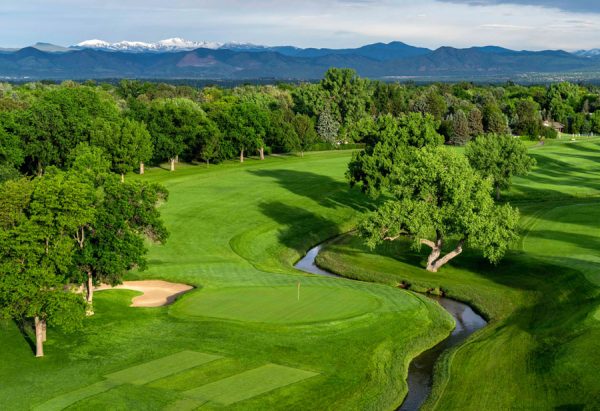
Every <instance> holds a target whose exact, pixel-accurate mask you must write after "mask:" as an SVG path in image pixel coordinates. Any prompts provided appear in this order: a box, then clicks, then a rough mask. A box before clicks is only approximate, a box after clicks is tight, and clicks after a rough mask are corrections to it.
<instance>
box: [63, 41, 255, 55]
mask: <svg viewBox="0 0 600 411" xmlns="http://www.w3.org/2000/svg"><path fill="white" fill-rule="evenodd" d="M71 48H72V49H79V50H81V49H95V50H107V51H128V52H135V53H144V52H153V51H154V52H171V51H185V50H195V49H200V48H203V49H213V50H216V49H228V50H250V49H251V50H255V49H261V48H264V47H263V46H256V45H254V44H249V43H233V42H232V43H216V42H212V41H190V40H185V39H182V38H179V37H174V38H170V39H165V40H160V41H157V42H155V43H146V42H143V41H119V42H117V43H109V42H107V41H104V40H98V39H94V40H86V41H82V42H81V43H78V44H75V45H74V46H71Z"/></svg>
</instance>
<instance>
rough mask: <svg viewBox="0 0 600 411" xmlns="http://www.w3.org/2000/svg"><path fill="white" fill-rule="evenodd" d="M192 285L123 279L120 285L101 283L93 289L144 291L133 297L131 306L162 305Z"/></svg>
mask: <svg viewBox="0 0 600 411" xmlns="http://www.w3.org/2000/svg"><path fill="white" fill-rule="evenodd" d="M193 288H194V287H192V286H190V285H187V284H178V283H170V282H167V281H161V280H147V281H125V282H123V284H121V285H117V286H116V287H111V286H110V285H106V284H102V285H101V286H99V287H96V288H94V290H95V291H103V290H114V289H116V290H133V291H140V292H142V293H144V294H143V295H139V296H137V297H134V298H133V300H132V302H131V307H162V306H163V305H168V304H171V303H173V302H174V301H175V299H176V298H177V296H179V295H181V294H184V293H186V292H188V291H190V290H192V289H193Z"/></svg>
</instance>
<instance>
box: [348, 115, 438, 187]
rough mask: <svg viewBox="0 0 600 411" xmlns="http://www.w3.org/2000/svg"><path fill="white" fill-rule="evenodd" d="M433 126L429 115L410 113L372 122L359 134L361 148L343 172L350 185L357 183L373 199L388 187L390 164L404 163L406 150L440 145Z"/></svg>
mask: <svg viewBox="0 0 600 411" xmlns="http://www.w3.org/2000/svg"><path fill="white" fill-rule="evenodd" d="M437 127H438V122H437V121H435V120H434V118H433V117H432V116H431V115H429V114H427V115H425V116H423V115H422V114H420V113H410V114H408V115H405V116H402V117H399V118H396V117H393V116H391V115H386V116H381V117H379V118H378V119H377V120H374V121H373V122H372V123H371V126H370V127H368V126H365V127H364V128H363V131H362V137H361V141H363V142H364V143H365V149H364V150H363V151H359V152H356V153H354V154H353V155H352V160H351V161H350V164H349V166H348V171H347V173H346V177H347V178H348V180H349V181H350V185H352V186H354V185H356V184H360V185H361V188H362V190H363V191H364V192H366V193H368V194H369V195H371V196H374V197H376V196H377V195H379V193H381V191H382V190H383V189H385V187H387V186H388V185H389V184H390V178H391V176H392V172H393V170H392V168H393V166H394V164H395V163H400V162H402V161H404V156H405V152H406V150H405V148H406V147H415V148H421V147H425V146H439V145H441V144H443V143H444V138H443V137H442V136H441V135H439V134H438V133H437V131H436V129H437Z"/></svg>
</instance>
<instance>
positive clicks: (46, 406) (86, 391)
mask: <svg viewBox="0 0 600 411" xmlns="http://www.w3.org/2000/svg"><path fill="white" fill-rule="evenodd" d="M119 385H121V382H119V381H111V380H105V381H100V382H97V383H95V384H92V385H88V386H87V387H83V388H80V389H78V390H75V391H71V392H68V393H66V394H63V395H60V396H58V397H54V398H52V399H51V400H49V401H46V402H45V403H43V404H40V405H38V406H37V407H34V408H33V409H34V410H35V411H54V410H62V409H65V408H66V407H68V406H69V405H71V404H74V403H76V402H77V401H81V400H83V399H85V398H89V397H92V396H94V395H97V394H100V393H103V392H105V391H108V390H110V389H111V388H114V387H117V386H119Z"/></svg>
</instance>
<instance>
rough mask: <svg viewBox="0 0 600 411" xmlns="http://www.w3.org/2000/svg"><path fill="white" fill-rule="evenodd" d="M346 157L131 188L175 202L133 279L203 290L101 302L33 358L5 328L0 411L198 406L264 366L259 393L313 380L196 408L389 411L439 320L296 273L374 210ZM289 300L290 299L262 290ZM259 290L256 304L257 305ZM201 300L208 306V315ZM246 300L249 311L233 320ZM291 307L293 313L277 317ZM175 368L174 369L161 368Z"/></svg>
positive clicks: (403, 295) (310, 157)
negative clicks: (151, 303)
mask: <svg viewBox="0 0 600 411" xmlns="http://www.w3.org/2000/svg"><path fill="white" fill-rule="evenodd" d="M349 158H350V153H349V152H332V153H310V154H307V155H306V156H305V157H304V158H299V157H294V156H290V157H277V158H268V159H267V160H265V161H258V160H248V161H246V162H245V163H244V164H242V165H240V164H236V163H233V162H232V163H227V164H224V165H219V166H211V167H210V168H208V169H207V168H206V167H204V166H191V165H184V164H180V165H178V167H179V168H178V170H177V171H176V172H175V173H170V172H168V171H165V170H163V169H152V170H148V172H147V175H145V176H134V175H130V176H127V177H126V178H132V179H133V178H143V179H146V180H148V181H157V182H162V183H164V184H165V185H166V186H167V188H168V189H169V190H170V199H169V202H168V203H166V204H164V205H162V208H161V210H162V213H163V216H164V219H165V222H166V225H167V227H168V228H169V231H170V232H171V236H170V238H169V240H168V242H167V244H166V245H164V246H159V245H149V246H150V254H149V267H148V270H147V271H146V272H135V273H132V274H131V275H130V277H129V278H128V279H132V280H134V279H164V280H168V281H175V282H184V283H188V284H191V285H194V286H195V287H197V289H196V290H194V291H193V292H191V293H189V294H188V295H186V296H184V297H182V298H181V300H180V301H178V302H176V303H175V304H174V305H173V306H171V307H158V308H132V307H129V304H130V302H131V298H132V297H133V296H135V295H137V293H135V292H133V291H127V290H114V291H110V292H103V293H98V294H97V296H96V297H95V298H94V303H95V312H96V315H94V316H93V317H91V318H88V319H86V320H85V323H84V328H83V330H81V331H79V332H76V333H72V334H64V333H62V332H61V331H60V330H57V329H55V328H49V330H48V342H47V344H46V346H45V353H46V357H45V358H43V359H36V358H34V356H33V354H32V351H31V347H30V345H29V344H28V341H27V338H25V337H24V336H23V335H21V333H20V332H19V330H18V328H17V327H16V326H15V325H14V324H13V323H3V324H0V347H2V350H1V352H0V381H1V383H0V409H10V410H25V409H30V408H32V407H35V406H39V405H42V404H47V403H48V401H52V400H53V399H57V401H59V400H61V399H62V400H64V401H65V402H64V403H63V405H62V406H67V405H68V404H70V405H69V406H68V409H70V410H96V409H98V410H105V409H123V410H138V409H139V410H148V409H167V408H177V407H180V408H183V407H184V406H185V407H197V406H198V404H197V403H196V402H194V401H191V402H190V400H189V398H188V397H187V396H186V395H185V392H186V391H189V390H193V389H196V388H199V387H202V386H207V385H209V384H213V383H214V384H216V383H217V382H218V381H221V380H224V379H227V378H230V377H233V376H235V375H240V374H242V375H243V373H245V372H249V371H250V370H254V369H260V367H264V366H265V365H266V364H278V365H279V366H281V367H286V368H274V369H272V370H271V371H270V373H271V374H269V377H268V378H269V381H270V380H273V381H277V379H278V378H281V379H282V381H283V378H284V377H285V376H286V375H287V374H286V373H287V371H285V370H288V369H295V370H306V371H310V372H312V373H316V374H317V375H315V376H313V377H311V378H307V379H304V380H302V381H300V382H297V383H293V384H287V385H283V386H277V387H278V388H276V389H272V390H269V391H267V392H264V393H260V395H258V393H259V391H260V390H259V388H258V387H256V388H251V387H250V388H251V389H250V388H248V390H249V391H248V392H249V393H251V394H253V393H254V392H255V391H254V390H255V389H256V390H258V391H256V394H257V395H254V394H253V395H254V396H252V397H247V398H246V397H244V398H243V399H241V400H240V401H237V402H235V403H232V404H230V405H227V406H225V405H222V404H219V403H218V402H209V403H207V404H206V405H204V406H203V408H202V409H211V408H216V409H218V408H227V409H243V410H253V409H256V410H263V409H281V410H290V409H389V408H393V407H394V406H396V405H398V403H399V401H401V399H402V398H403V396H404V395H405V393H406V384H405V382H404V379H405V376H406V373H407V365H408V363H409V361H410V359H411V358H413V357H414V356H415V355H417V354H418V353H419V352H421V351H423V350H424V349H426V348H428V347H430V346H432V345H434V344H435V343H436V342H437V341H439V340H440V339H442V338H444V337H445V336H446V335H447V334H448V333H449V331H450V329H451V328H452V321H451V319H450V318H449V316H448V315H447V314H446V313H445V312H444V311H443V310H441V308H440V307H439V306H437V305H436V304H434V303H432V302H431V301H428V299H427V298H425V297H421V296H417V295H414V294H412V293H409V292H406V291H403V290H399V289H394V288H391V287H387V286H384V285H378V284H365V283H357V282H353V281H349V280H341V279H335V278H321V277H315V276H310V275H306V274H303V273H301V272H299V271H297V270H295V269H293V267H292V266H293V263H294V262H295V261H296V260H298V259H299V258H300V257H301V256H302V255H303V253H304V252H306V250H307V249H309V248H310V247H311V246H313V245H314V244H316V243H318V242H320V241H323V240H325V239H327V238H330V237H332V236H334V235H337V234H339V233H342V232H344V231H347V230H349V229H351V228H352V227H353V226H354V225H355V224H356V221H357V218H358V217H359V214H360V212H361V211H363V210H365V209H366V207H367V206H368V204H367V202H366V201H365V199H364V197H363V195H362V194H361V193H360V192H359V191H357V190H349V189H348V186H347V184H346V182H345V180H344V172H345V169H346V166H347V163H348V160H349ZM298 280H300V281H301V284H302V285H301V301H300V305H299V306H298V304H297V303H298V302H297V301H294V299H295V298H296V283H297V281H298ZM287 288H289V291H290V294H291V299H290V295H287V294H286V296H285V297H282V298H281V299H278V298H277V296H276V295H273V294H270V293H269V291H267V290H283V289H286V290H287ZM257 290H262V291H266V293H264V294H262V295H260V297H261V298H264V301H259V299H258V298H257V297H259V296H257V295H256V291H257ZM221 293H223V294H221ZM205 297H207V298H216V299H217V300H213V302H215V304H207V300H205V299H204V298H205ZM223 297H231V298H232V299H233V300H234V301H235V302H234V303H233V304H234V305H231V304H232V302H231V301H229V302H223V300H222V298H223ZM219 298H221V299H220V300H219ZM240 301H245V302H246V305H245V306H244V307H242V308H241V309H236V308H235V304H237V303H238V302H240ZM263 303H264V304H263ZM217 304H218V305H217ZM290 307H295V308H298V309H297V310H295V311H293V312H287V311H286V310H288V309H289V308H290ZM205 310H206V311H205ZM179 311H182V312H186V311H187V312H186V313H185V315H180V313H178V312H179ZM218 317H220V318H218ZM28 338H30V336H29V337H28ZM181 352H197V353H205V354H206V355H209V356H214V357H215V358H216V357H221V358H220V359H216V360H214V361H211V362H208V363H202V364H200V363H197V362H196V360H198V358H192V359H188V358H187V357H186V355H183V356H182V357H177V356H178V355H181V354H178V353H181ZM172 355H175V356H176V357H175V358H176V359H177V360H176V361H174V364H175V367H174V368H170V366H168V365H166V364H163V363H161V360H160V359H162V358H165V357H168V356H172ZM202 358H204V357H202ZM202 358H201V359H202ZM207 358H209V359H210V358H213V357H207ZM155 360H156V362H154V361H155ZM202 361H203V359H202ZM202 361H201V362H202ZM190 367H191V368H190ZM110 375H112V376H113V377H115V376H118V377H119V378H115V381H116V380H117V379H118V381H116V382H119V384H118V385H116V386H112V385H110V386H109V387H107V386H106V385H105V382H106V381H107V380H106V379H105V376H110ZM250 375H252V374H250ZM126 380H129V381H126ZM109 381H113V380H109ZM266 381H267V379H265V382H266ZM116 382H115V383H116ZM121 382H125V383H123V384H121ZM109 384H110V382H109ZM209 386H210V385H209ZM217 387H218V385H217ZM263 388H264V387H263ZM229 389H230V390H231V388H229ZM261 389H262V388H261ZM90 390H91V391H90ZM233 391H235V390H233ZM233 391H231V393H230V394H226V393H225V391H224V392H223V395H234V394H235V392H233ZM261 392H262V391H261ZM88 394H92V395H91V396H90V395H88ZM215 395H216V394H215ZM67 400H68V401H67Z"/></svg>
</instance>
